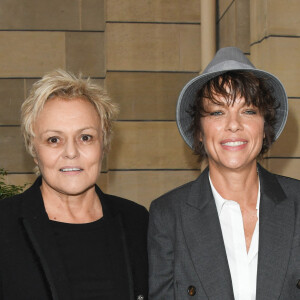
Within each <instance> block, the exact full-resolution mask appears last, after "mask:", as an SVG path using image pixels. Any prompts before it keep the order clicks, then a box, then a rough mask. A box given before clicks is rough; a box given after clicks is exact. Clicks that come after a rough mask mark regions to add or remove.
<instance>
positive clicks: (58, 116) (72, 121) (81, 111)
mask: <svg viewBox="0 0 300 300" xmlns="http://www.w3.org/2000/svg"><path fill="white" fill-rule="evenodd" d="M99 122H100V117H99V115H98V113H97V110H96V108H95V107H94V105H93V104H92V103H91V102H89V101H88V100H86V99H81V98H72V99H64V98H53V99H49V100H48V101H47V102H46V103H45V105H44V107H43V109H42V110H41V112H40V113H39V115H38V116H37V118H36V120H35V122H34V123H35V124H34V125H35V126H34V127H35V128H36V129H38V127H39V126H42V127H49V126H50V127H55V128H60V127H62V126H64V127H70V128H71V127H72V128H75V127H78V126H94V127H96V126H97V127H98V126H99Z"/></svg>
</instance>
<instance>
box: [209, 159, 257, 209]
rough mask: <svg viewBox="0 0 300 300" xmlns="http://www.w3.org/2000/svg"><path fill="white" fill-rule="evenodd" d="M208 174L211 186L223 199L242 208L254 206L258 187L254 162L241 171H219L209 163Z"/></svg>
mask: <svg viewBox="0 0 300 300" xmlns="http://www.w3.org/2000/svg"><path fill="white" fill-rule="evenodd" d="M209 174H210V179H211V181H212V184H213V185H214V187H215V189H216V190H217V191H218V193H219V194H220V195H221V196H222V197H223V198H224V199H227V200H233V201H236V202H238V203H239V204H240V206H243V207H247V206H252V207H253V206H256V202H257V193H258V187H259V177H258V174H257V165H256V162H255V164H252V165H251V166H249V167H248V168H244V169H242V170H232V169H225V168H222V169H221V170H220V169H219V168H218V167H216V166H214V165H212V164H210V163H209Z"/></svg>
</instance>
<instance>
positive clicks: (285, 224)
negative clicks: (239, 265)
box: [256, 166, 295, 300]
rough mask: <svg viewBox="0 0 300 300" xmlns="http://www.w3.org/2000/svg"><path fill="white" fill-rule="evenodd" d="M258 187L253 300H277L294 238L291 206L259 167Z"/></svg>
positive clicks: (280, 189) (283, 194) (265, 172)
mask: <svg viewBox="0 0 300 300" xmlns="http://www.w3.org/2000/svg"><path fill="white" fill-rule="evenodd" d="M259 178H260V184H261V202H260V217H259V218H260V221H259V222H260V224H259V251H258V270H257V292H256V299H257V300H274V299H279V297H280V292H281V290H282V287H283V283H284V280H285V274H286V271H287V267H288V261H289V256H290V249H291V245H292V240H293V234H294V223H295V213H294V212H295V208H294V202H293V201H288V199H287V198H286V195H285V193H284V191H283V190H282V188H281V186H280V184H279V182H278V181H277V178H276V176H275V175H273V174H271V173H269V172H267V171H266V170H264V169H263V168H262V167H260V166H259Z"/></svg>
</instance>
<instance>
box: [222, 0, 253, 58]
mask: <svg viewBox="0 0 300 300" xmlns="http://www.w3.org/2000/svg"><path fill="white" fill-rule="evenodd" d="M249 23H250V16H249V2H248V0H239V1H235V2H233V3H232V4H230V5H229V6H228V10H227V11H226V13H224V15H223V16H222V18H221V20H220V21H219V47H220V48H223V47H232V46H235V47H238V48H240V49H241V50H242V51H243V52H244V53H248V52H249V47H250V24H249Z"/></svg>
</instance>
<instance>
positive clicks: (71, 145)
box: [64, 139, 79, 159]
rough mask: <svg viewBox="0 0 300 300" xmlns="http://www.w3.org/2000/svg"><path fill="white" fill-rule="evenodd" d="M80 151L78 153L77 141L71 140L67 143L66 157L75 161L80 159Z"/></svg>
mask: <svg viewBox="0 0 300 300" xmlns="http://www.w3.org/2000/svg"><path fill="white" fill-rule="evenodd" d="M78 155H79V151H78V145H77V143H76V141H74V140H72V139H70V140H68V141H67V142H66V144H65V148H64V157H65V158H69V159H74V158H76V157H78Z"/></svg>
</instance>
